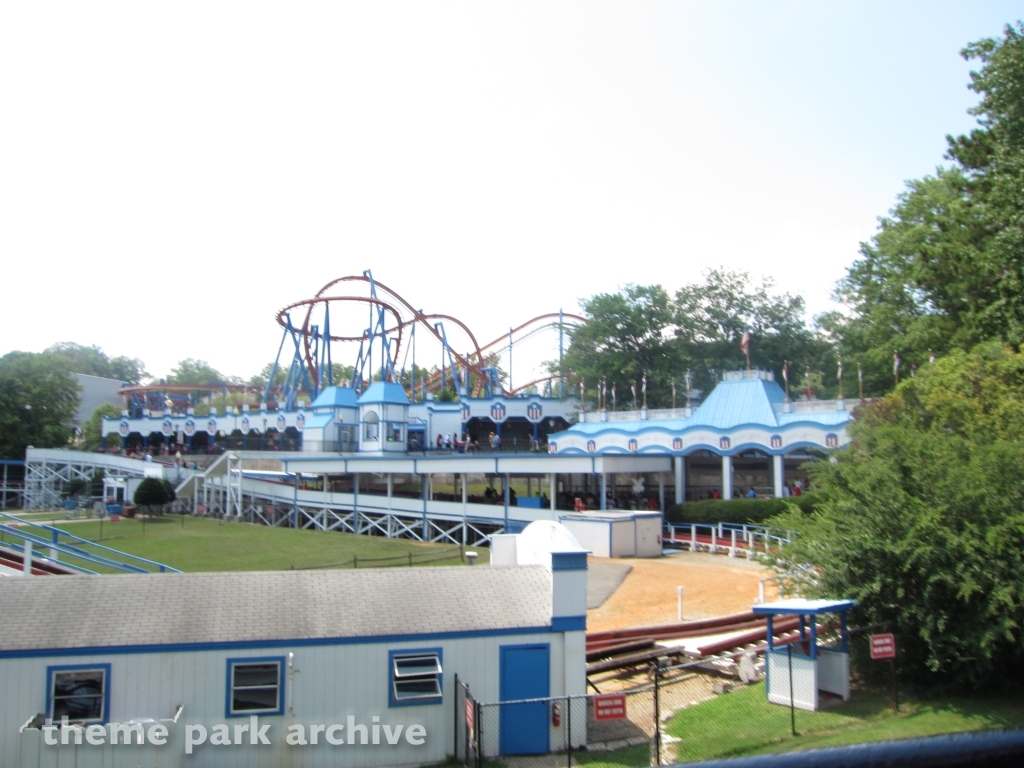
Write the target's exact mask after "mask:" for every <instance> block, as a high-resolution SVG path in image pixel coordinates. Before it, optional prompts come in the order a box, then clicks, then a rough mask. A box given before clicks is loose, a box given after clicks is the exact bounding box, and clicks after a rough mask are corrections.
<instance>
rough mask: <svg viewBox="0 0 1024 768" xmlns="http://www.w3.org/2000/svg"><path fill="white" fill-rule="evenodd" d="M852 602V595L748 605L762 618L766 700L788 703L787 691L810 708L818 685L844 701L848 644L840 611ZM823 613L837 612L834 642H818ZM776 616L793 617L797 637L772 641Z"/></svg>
mask: <svg viewBox="0 0 1024 768" xmlns="http://www.w3.org/2000/svg"><path fill="white" fill-rule="evenodd" d="M854 605H855V603H854V601H853V600H807V599H805V598H793V599H790V600H779V601H777V602H774V603H766V604H764V605H755V606H754V607H753V609H752V610H753V612H754V614H755V615H758V616H765V617H767V619H768V649H767V651H765V665H766V681H765V691H766V692H767V695H768V701H770V702H771V703H772V704H785V705H786V706H789V704H790V700H791V696H792V703H793V706H795V707H799V708H800V709H806V710H810V711H811V712H815V711H817V710H818V703H819V694H820V693H821V692H822V691H824V692H825V693H831V694H835V695H836V696H841V697H842V699H843V701H849V699H850V644H849V633H848V631H847V618H846V616H847V613H848V612H849V610H850V609H851V608H853V606H854ZM825 615H831V616H836V617H838V620H839V645H838V647H831V646H825V645H822V644H820V643H819V642H818V620H819V618H820V617H821V616H825ZM778 617H799V619H800V639H799V640H797V641H795V642H792V643H789V644H787V645H786V646H783V647H777V646H776V645H775V644H774V637H773V634H772V630H773V625H774V620H775V619H776V618H778ZM791 664H792V669H791V667H790V665H791ZM791 680H792V692H791V691H790V681H791Z"/></svg>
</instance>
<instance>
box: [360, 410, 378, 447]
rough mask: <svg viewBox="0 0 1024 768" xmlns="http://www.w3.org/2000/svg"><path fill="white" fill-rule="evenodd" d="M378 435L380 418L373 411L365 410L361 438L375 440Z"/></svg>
mask: <svg viewBox="0 0 1024 768" xmlns="http://www.w3.org/2000/svg"><path fill="white" fill-rule="evenodd" d="M379 437H380V419H379V418H378V417H377V414H376V413H375V412H374V411H367V412H366V419H365V421H364V428H363V439H364V440H377V439H378V438H379Z"/></svg>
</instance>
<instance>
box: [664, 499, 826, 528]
mask: <svg viewBox="0 0 1024 768" xmlns="http://www.w3.org/2000/svg"><path fill="white" fill-rule="evenodd" d="M815 503H816V497H815V495H814V494H813V493H804V494H801V495H800V496H791V497H789V498H787V499H728V500H726V499H706V500H704V501H688V502H686V503H685V504H674V505H673V506H671V507H669V508H668V509H667V510H666V511H665V520H667V521H668V522H670V523H699V524H703V525H707V524H710V523H751V524H761V523H763V522H764V521H766V520H767V519H768V518H770V517H774V516H775V515H778V514H780V513H782V512H785V511H786V505H787V504H796V505H797V506H798V507H800V509H802V510H803V511H804V512H810V511H811V510H812V509H813V508H814V505H815Z"/></svg>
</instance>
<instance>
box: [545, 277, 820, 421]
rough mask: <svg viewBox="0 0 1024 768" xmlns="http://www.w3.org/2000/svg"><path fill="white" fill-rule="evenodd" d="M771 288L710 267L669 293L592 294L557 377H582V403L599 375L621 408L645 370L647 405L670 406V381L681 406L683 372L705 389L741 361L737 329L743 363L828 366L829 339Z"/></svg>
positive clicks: (650, 289)
mask: <svg viewBox="0 0 1024 768" xmlns="http://www.w3.org/2000/svg"><path fill="white" fill-rule="evenodd" d="M772 289H773V285H772V283H771V282H770V281H765V282H762V283H761V284H760V285H756V286H755V285H752V284H751V282H750V278H749V276H748V275H747V274H745V273H742V272H729V271H726V270H722V269H719V270H710V271H709V272H708V273H707V274H706V275H705V278H704V281H703V282H702V283H694V284H692V285H687V286H684V287H682V288H680V289H679V290H678V291H676V293H675V296H674V297H673V296H670V295H669V293H668V292H667V291H666V290H665V289H664V288H663V287H662V286H660V285H658V286H635V285H629V286H626V287H625V288H623V289H622V290H621V291H620V292H618V293H612V294H598V295H596V296H593V297H591V298H590V299H587V300H585V301H583V302H582V308H583V313H584V315H585V316H586V318H587V322H586V324H584V325H582V326H580V327H578V328H575V329H573V330H572V331H571V333H570V341H571V343H570V346H569V351H568V352H567V354H566V355H565V359H564V361H563V366H562V370H563V375H565V376H567V377H568V378H570V379H571V380H572V381H574V382H578V381H579V379H580V378H582V379H584V380H585V381H586V385H587V390H588V392H589V393H590V395H589V398H590V399H591V400H593V398H594V393H595V387H597V385H598V382H599V381H601V380H606V381H607V382H608V386H609V387H610V386H611V384H612V383H615V384H617V386H618V402H619V404H620V405H621V406H623V407H626V408H628V407H631V406H632V395H631V394H630V386H631V385H632V384H633V383H634V382H635V383H636V386H637V389H638V400H639V399H640V397H641V394H640V392H639V390H640V389H641V387H642V380H643V374H644V373H645V372H646V373H647V389H648V397H647V404H648V406H649V407H652V408H663V407H668V406H670V405H671V404H672V382H673V381H675V383H676V391H677V399H676V404H677V405H682V404H683V403H684V402H685V390H686V386H685V383H684V378H685V375H686V371H687V370H690V371H691V374H692V377H693V379H692V380H693V386H694V388H695V389H700V390H704V391H707V390H709V389H711V388H712V387H713V386H714V383H715V381H716V380H717V378H718V376H719V374H720V372H721V371H723V370H733V369H737V368H743V367H745V366H746V360H745V358H744V355H743V352H742V351H741V350H740V342H741V340H742V338H743V334H744V333H746V332H749V333H750V334H751V344H750V362H751V365H752V366H755V367H760V368H764V369H769V370H772V369H774V370H775V371H776V372H780V371H781V368H782V364H783V362H784V361H786V360H788V361H789V363H790V368H791V369H792V370H794V371H797V370H798V371H799V372H800V375H801V376H802V374H803V371H804V370H806V369H811V370H813V371H815V372H817V373H818V374H820V373H821V372H822V371H826V370H834V362H835V361H834V357H833V356H832V353H831V349H830V347H829V345H828V343H827V342H826V341H825V340H823V339H822V338H819V337H818V336H817V335H816V334H815V333H814V332H813V331H812V330H811V329H810V328H808V327H807V325H806V323H805V321H804V316H803V313H804V304H803V299H802V298H800V297H799V296H792V295H790V294H787V293H783V294H776V293H773V291H772ZM833 379H834V377H833ZM794 381H795V379H794ZM574 386H575V385H574ZM609 407H610V398H609Z"/></svg>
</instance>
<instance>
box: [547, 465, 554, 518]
mask: <svg viewBox="0 0 1024 768" xmlns="http://www.w3.org/2000/svg"><path fill="white" fill-rule="evenodd" d="M548 483H549V484H550V486H551V488H550V491H549V492H548V501H550V502H551V511H552V512H554V511H555V509H556V507H555V473H554V472H552V473H551V474H550V475H548Z"/></svg>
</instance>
